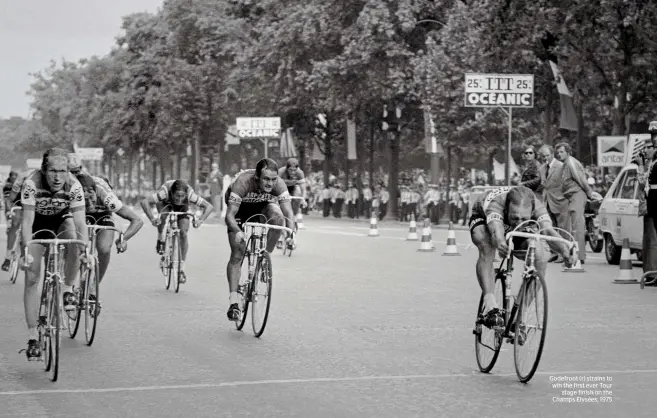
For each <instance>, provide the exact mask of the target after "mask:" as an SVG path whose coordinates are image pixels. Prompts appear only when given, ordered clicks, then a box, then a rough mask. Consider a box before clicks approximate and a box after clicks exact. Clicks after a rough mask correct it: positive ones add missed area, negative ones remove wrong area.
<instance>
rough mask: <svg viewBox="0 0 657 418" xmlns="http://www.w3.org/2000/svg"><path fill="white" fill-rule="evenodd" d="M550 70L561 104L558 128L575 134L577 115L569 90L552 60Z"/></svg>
mask: <svg viewBox="0 0 657 418" xmlns="http://www.w3.org/2000/svg"><path fill="white" fill-rule="evenodd" d="M550 68H552V74H553V75H554V80H555V81H556V82H557V90H558V91H559V100H560V102H561V117H560V122H559V128H561V129H567V130H569V131H575V132H577V113H576V112H575V104H574V103H573V95H572V94H570V90H568V87H567V86H566V82H565V81H564V79H563V77H562V76H561V73H560V72H559V68H558V67H557V64H556V63H555V62H554V61H552V60H550Z"/></svg>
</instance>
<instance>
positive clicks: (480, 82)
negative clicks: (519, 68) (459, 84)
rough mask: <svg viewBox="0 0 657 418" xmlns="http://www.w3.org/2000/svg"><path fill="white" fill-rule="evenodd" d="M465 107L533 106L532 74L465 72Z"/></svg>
mask: <svg viewBox="0 0 657 418" xmlns="http://www.w3.org/2000/svg"><path fill="white" fill-rule="evenodd" d="M465 107H525V108H532V107H534V75H533V74H478V73H467V74H465Z"/></svg>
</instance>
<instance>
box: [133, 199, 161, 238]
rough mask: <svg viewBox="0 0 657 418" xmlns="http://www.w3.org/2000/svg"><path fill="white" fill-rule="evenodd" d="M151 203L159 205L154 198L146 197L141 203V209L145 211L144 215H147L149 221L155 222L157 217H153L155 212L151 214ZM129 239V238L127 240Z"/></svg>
mask: <svg viewBox="0 0 657 418" xmlns="http://www.w3.org/2000/svg"><path fill="white" fill-rule="evenodd" d="M151 203H157V202H156V201H155V200H154V199H153V196H146V197H145V198H143V199H142V200H141V202H139V204H140V205H141V208H142V209H143V210H144V213H145V214H146V217H147V218H148V220H149V221H151V223H152V222H154V221H155V217H154V216H153V212H151V206H150V205H151ZM126 239H127V238H126Z"/></svg>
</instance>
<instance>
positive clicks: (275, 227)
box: [244, 222, 294, 234]
mask: <svg viewBox="0 0 657 418" xmlns="http://www.w3.org/2000/svg"><path fill="white" fill-rule="evenodd" d="M244 226H250V227H252V228H265V229H276V230H279V231H285V232H289V233H290V234H292V233H293V232H294V231H292V230H291V229H290V228H288V227H286V226H280V225H271V224H261V223H258V222H247V223H245V224H244Z"/></svg>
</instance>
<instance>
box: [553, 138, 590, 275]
mask: <svg viewBox="0 0 657 418" xmlns="http://www.w3.org/2000/svg"><path fill="white" fill-rule="evenodd" d="M554 149H555V151H556V157H557V159H558V160H559V161H561V162H562V163H563V167H562V169H561V173H562V175H561V190H562V193H563V195H564V197H565V198H566V199H567V201H568V211H567V215H568V218H567V219H568V220H567V223H566V224H564V225H565V228H564V229H565V230H566V231H570V233H571V234H573V237H575V239H576V240H577V244H578V245H579V260H580V261H581V263H582V264H584V262H585V260H586V221H585V219H584V208H585V207H586V199H589V200H592V201H595V200H597V199H596V198H595V197H594V196H593V190H591V187H590V186H589V182H588V178H587V176H586V174H585V173H584V166H582V163H581V162H579V161H578V160H577V159H575V157H573V156H571V155H570V152H571V150H570V145H568V144H567V143H565V142H562V143H560V144H557V145H556V146H555V147H554Z"/></svg>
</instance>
